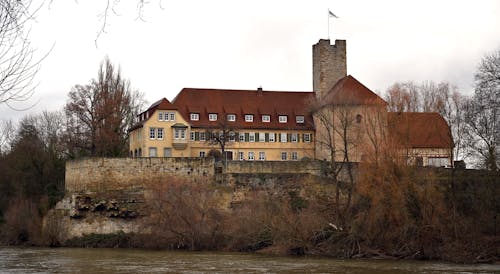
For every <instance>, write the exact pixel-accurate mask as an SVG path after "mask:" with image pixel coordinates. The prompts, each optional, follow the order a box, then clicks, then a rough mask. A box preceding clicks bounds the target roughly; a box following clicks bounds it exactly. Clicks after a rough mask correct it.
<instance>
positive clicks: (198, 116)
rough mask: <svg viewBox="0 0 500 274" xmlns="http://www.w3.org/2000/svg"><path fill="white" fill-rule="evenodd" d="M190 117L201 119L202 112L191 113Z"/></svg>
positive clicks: (195, 119) (194, 119) (192, 119)
mask: <svg viewBox="0 0 500 274" xmlns="http://www.w3.org/2000/svg"><path fill="white" fill-rule="evenodd" d="M190 118H191V121H198V120H200V114H199V113H191V115H190Z"/></svg>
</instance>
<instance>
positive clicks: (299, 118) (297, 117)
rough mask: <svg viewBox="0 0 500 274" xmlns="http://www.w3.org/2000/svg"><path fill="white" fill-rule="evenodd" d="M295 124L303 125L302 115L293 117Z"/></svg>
mask: <svg viewBox="0 0 500 274" xmlns="http://www.w3.org/2000/svg"><path fill="white" fill-rule="evenodd" d="M295 122H297V124H303V123H304V116H303V115H297V116H295Z"/></svg>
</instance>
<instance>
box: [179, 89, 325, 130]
mask: <svg viewBox="0 0 500 274" xmlns="http://www.w3.org/2000/svg"><path fill="white" fill-rule="evenodd" d="M314 96H315V95H314V93H313V92H288V91H267V90H229V89H196V88H184V89H182V91H181V92H180V93H179V94H178V95H177V96H176V97H175V99H174V100H173V104H174V105H175V106H176V107H177V108H178V110H179V112H180V113H181V115H182V116H183V117H184V118H185V119H186V120H187V121H189V123H190V124H191V126H192V127H218V126H219V125H220V123H221V122H224V121H225V119H226V115H227V114H236V121H235V122H227V125H228V126H230V127H233V128H248V129H295V130H301V129H303V130H306V129H307V130H313V129H314V124H313V119H312V115H311V114H310V113H309V111H308V109H309V102H311V101H312V100H313V98H314ZM190 113H199V114H200V119H199V121H190V119H189V118H190ZM209 113H216V114H217V116H218V117H217V120H218V121H209V120H208V114H209ZM245 114H253V115H254V118H253V122H245ZM264 114H265V115H270V116H271V122H269V123H264V122H262V116H261V115H264ZM278 115H287V116H288V122H287V123H279V122H278ZM297 115H303V116H304V118H305V122H304V123H303V124H298V123H296V122H295V117H296V116H297Z"/></svg>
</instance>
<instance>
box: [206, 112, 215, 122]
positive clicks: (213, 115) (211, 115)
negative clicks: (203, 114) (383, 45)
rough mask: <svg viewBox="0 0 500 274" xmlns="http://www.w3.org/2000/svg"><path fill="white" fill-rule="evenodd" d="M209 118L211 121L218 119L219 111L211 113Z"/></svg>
mask: <svg viewBox="0 0 500 274" xmlns="http://www.w3.org/2000/svg"><path fill="white" fill-rule="evenodd" d="M208 120H209V121H217V113H209V114H208Z"/></svg>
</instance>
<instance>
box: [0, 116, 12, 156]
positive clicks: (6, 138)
mask: <svg viewBox="0 0 500 274" xmlns="http://www.w3.org/2000/svg"><path fill="white" fill-rule="evenodd" d="M14 135H15V128H14V125H13V124H12V121H11V120H0V155H2V153H5V152H6V151H8V150H9V146H10V144H11V143H12V140H13V139H14Z"/></svg>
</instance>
